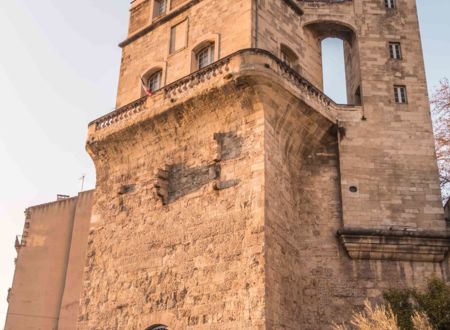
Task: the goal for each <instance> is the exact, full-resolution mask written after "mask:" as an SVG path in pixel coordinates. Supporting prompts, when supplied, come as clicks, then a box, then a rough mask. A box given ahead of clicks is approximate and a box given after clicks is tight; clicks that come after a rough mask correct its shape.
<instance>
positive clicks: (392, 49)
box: [389, 42, 402, 60]
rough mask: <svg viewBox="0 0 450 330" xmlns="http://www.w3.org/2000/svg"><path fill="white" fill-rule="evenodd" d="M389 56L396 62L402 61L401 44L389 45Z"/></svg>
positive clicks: (391, 43)
mask: <svg viewBox="0 0 450 330" xmlns="http://www.w3.org/2000/svg"><path fill="white" fill-rule="evenodd" d="M389 54H390V55H391V58H393V59H395V60H401V59H402V48H401V45H400V43H399V42H390V43H389Z"/></svg>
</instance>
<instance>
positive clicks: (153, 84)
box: [147, 70, 162, 92]
mask: <svg viewBox="0 0 450 330" xmlns="http://www.w3.org/2000/svg"><path fill="white" fill-rule="evenodd" d="M161 77H162V71H161V70H159V71H156V72H155V73H153V74H152V75H151V76H150V77H148V79H147V88H148V90H149V91H150V92H154V91H157V90H158V89H160V88H161Z"/></svg>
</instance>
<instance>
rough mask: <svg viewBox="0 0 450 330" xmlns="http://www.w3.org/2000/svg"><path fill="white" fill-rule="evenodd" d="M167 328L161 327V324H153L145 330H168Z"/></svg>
mask: <svg viewBox="0 0 450 330" xmlns="http://www.w3.org/2000/svg"><path fill="white" fill-rule="evenodd" d="M168 329H169V328H167V326H165V325H162V324H155V325H152V326H151V327H148V328H147V329H145V330H168Z"/></svg>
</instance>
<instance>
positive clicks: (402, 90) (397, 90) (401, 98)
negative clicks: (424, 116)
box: [394, 85, 408, 104]
mask: <svg viewBox="0 0 450 330" xmlns="http://www.w3.org/2000/svg"><path fill="white" fill-rule="evenodd" d="M394 97H395V103H399V104H404V103H407V102H408V99H407V95H406V87H405V86H400V85H397V86H394Z"/></svg>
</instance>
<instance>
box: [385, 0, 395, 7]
mask: <svg viewBox="0 0 450 330" xmlns="http://www.w3.org/2000/svg"><path fill="white" fill-rule="evenodd" d="M384 5H385V7H386V8H389V9H394V8H395V7H396V4H395V0H384Z"/></svg>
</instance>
